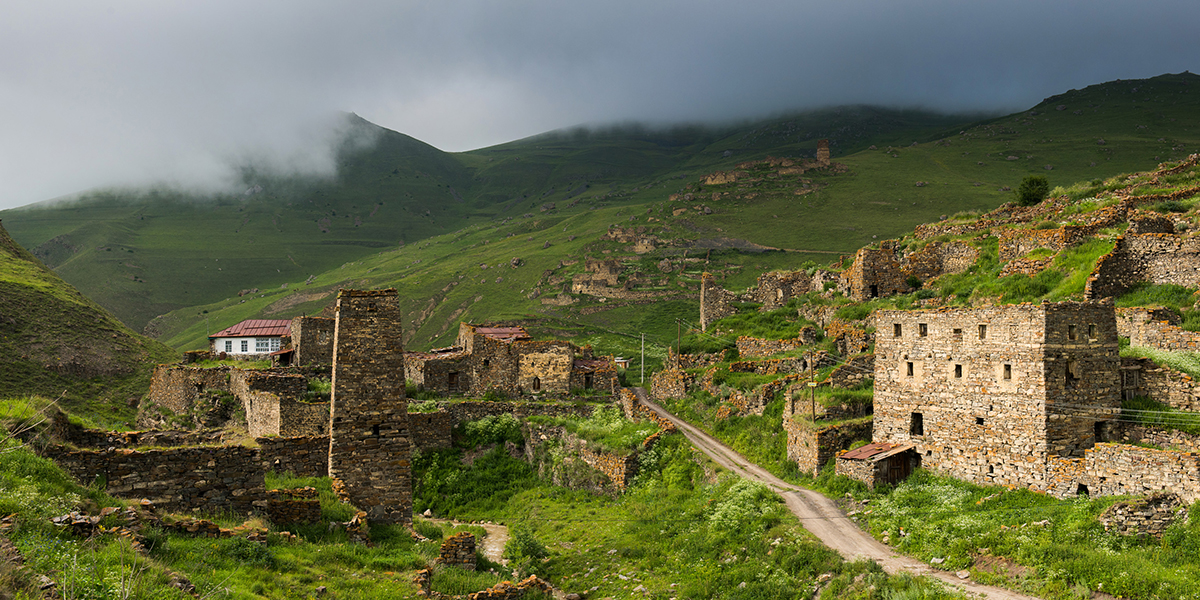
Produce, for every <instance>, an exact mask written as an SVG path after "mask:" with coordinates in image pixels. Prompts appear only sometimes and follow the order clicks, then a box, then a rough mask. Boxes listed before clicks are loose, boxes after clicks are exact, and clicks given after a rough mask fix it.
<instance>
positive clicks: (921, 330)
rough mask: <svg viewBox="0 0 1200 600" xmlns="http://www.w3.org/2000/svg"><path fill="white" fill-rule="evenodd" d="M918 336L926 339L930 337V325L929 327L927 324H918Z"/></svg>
mask: <svg viewBox="0 0 1200 600" xmlns="http://www.w3.org/2000/svg"><path fill="white" fill-rule="evenodd" d="M917 335H919V336H921V337H925V336H927V335H929V325H927V324H925V323H919V324H917Z"/></svg>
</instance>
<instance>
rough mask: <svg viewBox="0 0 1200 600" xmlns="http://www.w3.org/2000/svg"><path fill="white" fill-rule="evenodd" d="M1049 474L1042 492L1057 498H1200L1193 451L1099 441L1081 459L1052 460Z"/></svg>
mask: <svg viewBox="0 0 1200 600" xmlns="http://www.w3.org/2000/svg"><path fill="white" fill-rule="evenodd" d="M1048 473H1049V477H1048V481H1047V487H1046V488H1045V491H1047V492H1049V493H1050V494H1051V495H1054V496H1057V497H1060V498H1065V497H1071V496H1075V495H1078V494H1080V493H1083V494H1087V495H1092V496H1126V495H1128V496H1142V495H1146V494H1151V493H1155V492H1173V493H1175V494H1178V495H1179V497H1180V498H1181V499H1183V501H1184V502H1187V503H1188V504H1191V503H1192V502H1195V501H1196V500H1197V499H1200V454H1197V453H1194V452H1178V451H1174V450H1159V449H1156V448H1143V447H1141V446H1129V445H1125V444H1110V443H1101V444H1096V445H1095V446H1094V447H1092V448H1089V449H1088V450H1087V451H1086V452H1085V453H1084V457H1083V458H1073V459H1053V460H1051V461H1050V464H1049V469H1048ZM1081 485H1082V486H1083V487H1080V486H1081ZM1035 489H1040V487H1039V486H1035Z"/></svg>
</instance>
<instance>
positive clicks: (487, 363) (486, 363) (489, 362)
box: [483, 358, 492, 368]
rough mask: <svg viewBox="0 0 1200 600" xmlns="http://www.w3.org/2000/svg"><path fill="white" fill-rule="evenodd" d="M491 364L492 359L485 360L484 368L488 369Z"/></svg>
mask: <svg viewBox="0 0 1200 600" xmlns="http://www.w3.org/2000/svg"><path fill="white" fill-rule="evenodd" d="M491 363H492V361H491V360H490V359H487V358H485V359H483V366H484V367H485V368H486V367H487V366H488V365H490V364H491Z"/></svg>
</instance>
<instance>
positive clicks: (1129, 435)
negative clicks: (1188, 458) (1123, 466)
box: [1102, 421, 1200, 452]
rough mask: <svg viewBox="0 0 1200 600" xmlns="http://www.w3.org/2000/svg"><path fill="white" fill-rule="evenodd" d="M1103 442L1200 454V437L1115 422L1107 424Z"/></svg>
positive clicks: (1170, 430)
mask: <svg viewBox="0 0 1200 600" xmlns="http://www.w3.org/2000/svg"><path fill="white" fill-rule="evenodd" d="M1102 437H1103V440H1104V441H1106V442H1117V443H1121V444H1137V445H1145V444H1152V445H1154V446H1157V447H1159V448H1161V449H1163V450H1179V451H1182V452H1200V435H1194V434H1190V433H1184V432H1182V431H1175V430H1174V429H1161V428H1158V427H1145V426H1142V425H1137V424H1134V423H1126V422H1121V421H1114V422H1109V423H1106V424H1105V427H1104V433H1103V436H1102Z"/></svg>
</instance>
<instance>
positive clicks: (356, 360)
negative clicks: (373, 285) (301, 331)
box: [329, 289, 412, 523]
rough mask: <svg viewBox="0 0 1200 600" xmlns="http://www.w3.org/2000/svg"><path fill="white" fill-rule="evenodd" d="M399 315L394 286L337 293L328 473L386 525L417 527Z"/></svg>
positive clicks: (356, 502) (338, 486)
mask: <svg viewBox="0 0 1200 600" xmlns="http://www.w3.org/2000/svg"><path fill="white" fill-rule="evenodd" d="M401 317H402V315H401V312H400V307H399V303H398V300H397V295H396V290H394V289H388V290H341V291H339V292H338V299H337V322H336V325H335V330H334V351H333V399H332V426H331V428H330V429H331V431H330V444H329V476H330V477H331V478H332V479H333V484H334V490H336V491H337V492H338V494H339V495H340V496H342V497H343V498H344V499H345V500H347V501H349V502H350V503H351V504H353V505H355V506H357V507H359V508H360V509H363V510H365V511H366V512H367V515H368V517H369V518H370V519H372V520H374V521H380V522H384V523H410V522H412V480H411V477H412V471H411V468H412V467H411V462H410V452H411V445H410V439H411V437H410V436H411V433H410V431H409V428H408V414H407V403H406V400H405V397H404V376H403V373H404V349H403V347H402V346H401V336H402V328H401Z"/></svg>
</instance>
